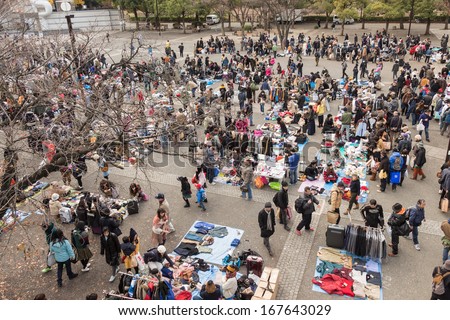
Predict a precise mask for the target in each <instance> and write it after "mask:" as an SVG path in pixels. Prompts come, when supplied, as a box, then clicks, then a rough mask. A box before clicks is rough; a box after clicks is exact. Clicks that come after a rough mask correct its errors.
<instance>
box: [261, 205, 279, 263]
mask: <svg viewBox="0 0 450 320" xmlns="http://www.w3.org/2000/svg"><path fill="white" fill-rule="evenodd" d="M258 224H259V228H260V229H261V238H263V243H264V246H265V247H266V248H267V250H268V251H269V255H270V256H271V257H273V251H272V249H271V247H270V242H269V238H270V237H271V236H272V235H273V234H274V232H275V211H274V210H273V209H272V203H270V202H266V204H265V205H264V209H262V210H261V211H260V212H259V213H258Z"/></svg>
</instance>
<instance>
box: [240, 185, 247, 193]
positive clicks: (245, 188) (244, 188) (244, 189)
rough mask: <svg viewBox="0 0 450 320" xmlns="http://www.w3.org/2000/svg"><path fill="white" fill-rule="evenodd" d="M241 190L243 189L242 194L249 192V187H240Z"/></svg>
mask: <svg viewBox="0 0 450 320" xmlns="http://www.w3.org/2000/svg"><path fill="white" fill-rule="evenodd" d="M240 189H241V191H242V192H248V188H247V185H245V184H244V185H242V186H241V187H240Z"/></svg>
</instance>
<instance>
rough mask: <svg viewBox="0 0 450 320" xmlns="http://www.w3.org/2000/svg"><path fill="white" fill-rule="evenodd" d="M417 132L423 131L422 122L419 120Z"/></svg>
mask: <svg viewBox="0 0 450 320" xmlns="http://www.w3.org/2000/svg"><path fill="white" fill-rule="evenodd" d="M416 129H417V131H419V132H420V131H423V130H425V125H424V124H423V123H422V120H420V122H419V124H418V125H417V127H416Z"/></svg>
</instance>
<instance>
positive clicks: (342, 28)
mask: <svg viewBox="0 0 450 320" xmlns="http://www.w3.org/2000/svg"><path fill="white" fill-rule="evenodd" d="M344 26H345V23H344V22H343V21H342V24H341V36H343V35H344Z"/></svg>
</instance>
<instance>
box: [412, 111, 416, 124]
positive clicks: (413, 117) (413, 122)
mask: <svg viewBox="0 0 450 320" xmlns="http://www.w3.org/2000/svg"><path fill="white" fill-rule="evenodd" d="M416 121H417V116H416V113H415V112H413V113H411V125H413V126H414V125H415V124H416Z"/></svg>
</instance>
